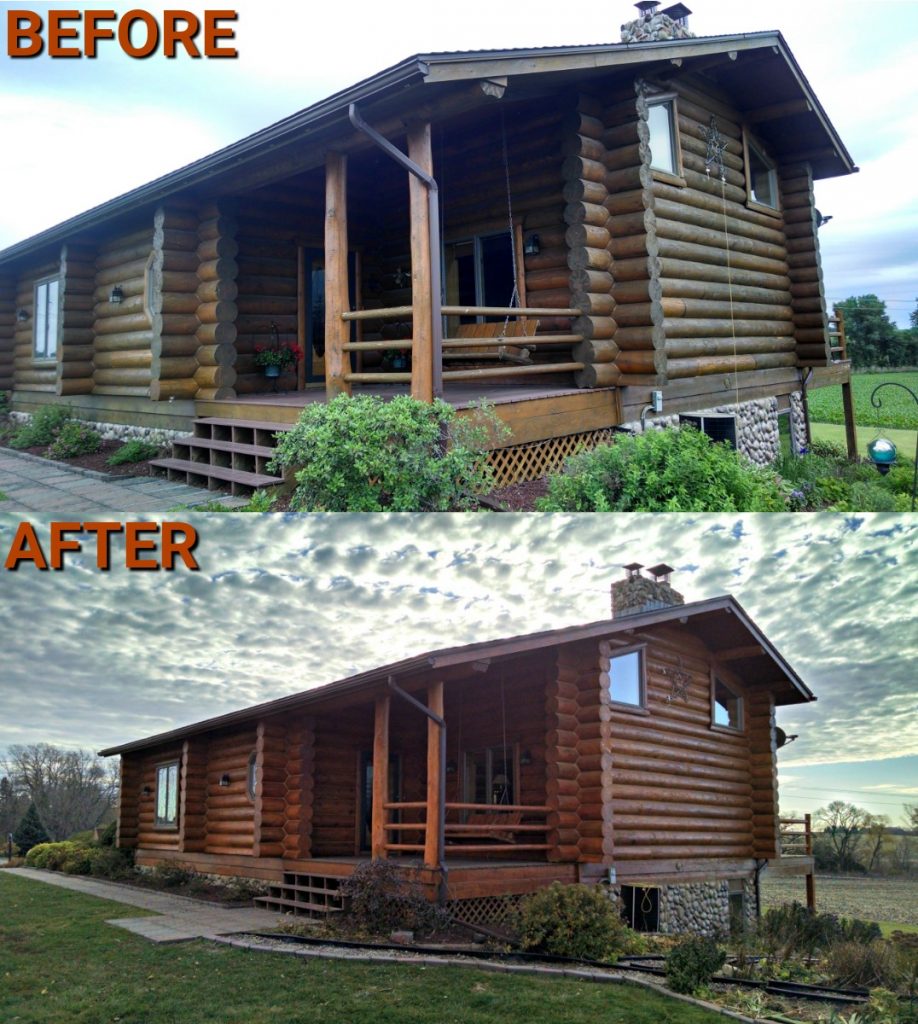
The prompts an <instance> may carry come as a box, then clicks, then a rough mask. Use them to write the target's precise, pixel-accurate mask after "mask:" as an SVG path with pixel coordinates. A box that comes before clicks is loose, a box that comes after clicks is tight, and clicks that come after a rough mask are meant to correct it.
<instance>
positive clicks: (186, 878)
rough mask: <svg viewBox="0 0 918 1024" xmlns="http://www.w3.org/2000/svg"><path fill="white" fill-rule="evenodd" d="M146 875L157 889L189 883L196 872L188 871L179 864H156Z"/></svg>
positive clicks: (171, 887) (176, 887)
mask: <svg viewBox="0 0 918 1024" xmlns="http://www.w3.org/2000/svg"><path fill="white" fill-rule="evenodd" d="M146 877H147V879H149V881H151V882H152V883H153V885H154V886H155V887H156V888H157V889H179V888H182V887H183V886H186V885H190V884H191V882H192V880H193V879H194V878H195V877H197V872H195V871H189V869H188V868H183V867H182V866H181V864H157V865H156V867H155V868H153V869H152V871H150V872H148V874H147V876H146Z"/></svg>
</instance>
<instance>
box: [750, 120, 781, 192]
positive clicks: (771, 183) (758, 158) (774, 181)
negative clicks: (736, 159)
mask: <svg viewBox="0 0 918 1024" xmlns="http://www.w3.org/2000/svg"><path fill="white" fill-rule="evenodd" d="M743 143H744V146H745V150H746V194H747V196H748V199H749V202H750V203H757V204H758V205H759V206H764V207H766V208H767V209H769V210H778V209H779V208H780V206H779V202H778V172H777V170H776V168H775V164H774V161H773V160H770V159H769V158H768V157H767V156H766V155H765V151H764V150H763V149H762V147H761V146H759V145H758V143H756V142H755V141H753V140H752V139H751V138H750V137H749V136H748V135H746V134H745V133H744V135H743Z"/></svg>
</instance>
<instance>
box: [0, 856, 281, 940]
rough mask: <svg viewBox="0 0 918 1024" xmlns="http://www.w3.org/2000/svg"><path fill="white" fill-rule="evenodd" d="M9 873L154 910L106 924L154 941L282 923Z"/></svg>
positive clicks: (144, 893)
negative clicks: (148, 915) (154, 915)
mask: <svg viewBox="0 0 918 1024" xmlns="http://www.w3.org/2000/svg"><path fill="white" fill-rule="evenodd" d="M5 874H10V875H18V876H19V877H20V878H28V879H31V880H32V881H36V882H45V883H46V884H47V885H59V886H60V887H61V888H62V889H71V890H73V891H74V892H82V893H85V895H87V896H97V897H98V898H99V899H102V900H112V901H113V902H115V903H126V904H127V905H128V906H130V907H139V908H140V909H141V910H150V911H153V913H154V914H156V915H157V916H156V917H116V918H113V919H112V920H111V921H106V924H111V925H114V926H115V927H116V928H125V929H126V930H127V931H129V932H133V933H134V934H135V935H141V936H143V938H145V939H149V940H150V941H151V942H186V941H187V940H189V939H213V938H216V937H217V936H218V935H232V934H234V933H236V932H246V931H264V930H265V929H267V928H276V927H277V924H278V921H279V916H278V915H277V914H276V913H274V912H273V911H270V910H258V909H256V908H254V907H238V908H233V907H221V906H219V905H217V904H215V903H205V902H204V901H203V900H190V899H187V898H186V897H184V896H170V895H169V894H168V893H164V892H153V891H152V890H147V889H135V888H134V887H133V886H130V885H119V884H118V883H117V882H102V881H97V880H96V879H93V878H77V877H75V876H74V875H60V874H57V873H55V872H51V871H37V870H35V869H34V868H7V869H6V871H5Z"/></svg>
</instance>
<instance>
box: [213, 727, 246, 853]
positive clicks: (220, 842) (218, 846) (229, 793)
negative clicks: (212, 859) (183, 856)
mask: <svg viewBox="0 0 918 1024" xmlns="http://www.w3.org/2000/svg"><path fill="white" fill-rule="evenodd" d="M257 742H258V736H257V729H256V727H254V726H250V727H247V728H244V729H237V730H233V731H232V732H223V733H217V734H215V735H213V736H212V737H211V739H210V743H209V746H208V754H207V776H206V779H207V832H206V837H205V841H204V852H205V853H224V854H240V855H244V856H252V855H253V854H254V850H255V804H254V802H253V801H252V799H251V798H250V797H249V794H248V770H249V758H250V756H251V755H252V752H253V751H255V750H256V745H257ZM224 774H226V775H229V785H228V786H221V785H220V779H221V778H222V777H223V775H224Z"/></svg>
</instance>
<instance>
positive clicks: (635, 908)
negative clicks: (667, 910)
mask: <svg viewBox="0 0 918 1024" xmlns="http://www.w3.org/2000/svg"><path fill="white" fill-rule="evenodd" d="M621 897H622V918H623V919H624V921H625V924H627V925H628V927H629V928H631V929H633V930H634V931H636V932H658V931H659V930H660V890H659V889H658V888H657V887H656V886H648V885H623V886H622V888H621Z"/></svg>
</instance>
